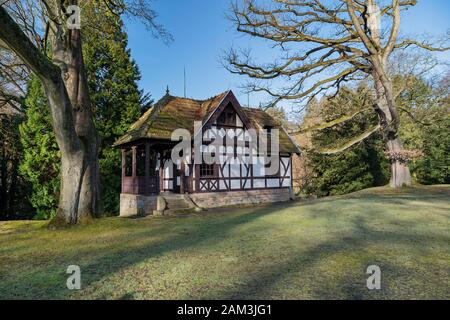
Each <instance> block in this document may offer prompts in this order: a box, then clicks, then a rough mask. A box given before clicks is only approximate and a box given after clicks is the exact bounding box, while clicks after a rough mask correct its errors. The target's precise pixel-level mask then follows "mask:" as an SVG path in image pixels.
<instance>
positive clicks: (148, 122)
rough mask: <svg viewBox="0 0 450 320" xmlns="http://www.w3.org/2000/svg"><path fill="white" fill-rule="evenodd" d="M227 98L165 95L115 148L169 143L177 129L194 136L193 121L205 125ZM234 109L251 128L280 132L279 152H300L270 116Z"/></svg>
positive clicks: (224, 95) (119, 140)
mask: <svg viewBox="0 0 450 320" xmlns="http://www.w3.org/2000/svg"><path fill="white" fill-rule="evenodd" d="M230 95H233V93H232V92H231V91H226V92H223V93H221V94H218V95H217V96H214V97H211V98H209V99H206V100H194V99H188V98H180V97H174V96H171V95H169V94H166V95H165V96H164V97H163V98H162V99H161V100H159V101H158V102H157V103H156V104H155V105H153V106H152V107H151V108H150V109H149V110H147V111H146V112H145V114H144V115H143V116H142V117H141V118H140V119H139V120H138V121H136V122H135V123H134V124H133V125H132V126H131V128H130V130H129V131H128V132H127V133H126V134H125V135H123V136H122V137H120V138H119V139H118V140H117V141H116V142H115V144H114V146H115V147H117V146H120V145H123V144H127V143H130V142H133V141H136V140H139V139H161V140H170V138H171V135H172V132H173V131H174V130H175V129H179V128H180V129H186V130H188V131H189V132H190V133H191V134H194V122H195V121H202V123H203V124H205V123H206V122H207V121H208V120H209V118H210V117H211V115H212V114H213V113H214V112H215V111H216V110H217V109H218V108H219V107H220V106H221V104H222V102H223V101H224V100H225V99H226V98H227V97H229V96H230ZM233 97H234V96H233ZM237 108H241V111H242V113H243V115H244V116H246V117H247V119H246V120H247V121H248V122H250V124H251V126H252V127H254V128H258V129H263V128H265V127H268V126H269V127H273V128H278V129H280V152H283V153H299V152H300V151H299V148H298V146H297V145H296V144H295V143H294V142H293V140H292V139H291V138H290V137H289V136H288V134H287V133H286V131H285V130H284V129H283V128H282V126H281V124H280V123H279V122H277V121H276V120H275V119H274V118H272V117H271V116H270V115H269V114H267V113H266V112H264V111H263V110H260V109H253V108H242V107H241V106H237Z"/></svg>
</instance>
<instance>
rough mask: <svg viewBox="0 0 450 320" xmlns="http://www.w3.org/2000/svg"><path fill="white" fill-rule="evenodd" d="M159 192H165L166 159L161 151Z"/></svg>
mask: <svg viewBox="0 0 450 320" xmlns="http://www.w3.org/2000/svg"><path fill="white" fill-rule="evenodd" d="M159 159H160V160H159V192H162V191H163V190H164V159H163V151H162V150H160V151H159Z"/></svg>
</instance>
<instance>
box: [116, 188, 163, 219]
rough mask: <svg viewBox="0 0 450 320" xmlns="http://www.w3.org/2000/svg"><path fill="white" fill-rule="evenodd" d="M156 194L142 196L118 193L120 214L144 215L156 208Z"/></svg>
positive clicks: (126, 215)
mask: <svg viewBox="0 0 450 320" xmlns="http://www.w3.org/2000/svg"><path fill="white" fill-rule="evenodd" d="M156 198H157V196H142V195H136V194H127V193H121V194H120V216H121V217H131V216H145V215H148V214H152V213H153V210H156Z"/></svg>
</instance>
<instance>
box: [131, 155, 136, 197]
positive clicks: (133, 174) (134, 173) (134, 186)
mask: <svg viewBox="0 0 450 320" xmlns="http://www.w3.org/2000/svg"><path fill="white" fill-rule="evenodd" d="M136 149H137V146H132V147H131V152H132V159H133V160H132V162H131V163H132V166H131V168H132V169H131V170H132V174H131V176H132V180H133V194H137V178H136V175H137V174H136V169H137V161H136Z"/></svg>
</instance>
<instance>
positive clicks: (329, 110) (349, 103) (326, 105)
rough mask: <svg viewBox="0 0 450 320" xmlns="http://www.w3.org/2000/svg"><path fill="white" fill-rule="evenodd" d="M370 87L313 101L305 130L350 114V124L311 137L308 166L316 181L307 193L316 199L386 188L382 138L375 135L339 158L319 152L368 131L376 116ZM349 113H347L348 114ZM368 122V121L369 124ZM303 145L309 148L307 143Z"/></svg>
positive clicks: (307, 188) (343, 123)
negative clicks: (370, 112) (372, 113)
mask: <svg viewBox="0 0 450 320" xmlns="http://www.w3.org/2000/svg"><path fill="white" fill-rule="evenodd" d="M367 90H368V89H367V87H365V86H364V85H362V86H360V87H359V88H358V89H357V90H350V89H348V88H342V89H341V91H340V93H339V94H338V95H337V96H336V97H334V98H333V99H330V100H329V99H327V98H324V99H322V100H321V101H314V103H313V104H311V105H310V106H309V108H308V110H307V115H306V117H305V119H304V124H303V126H304V127H310V128H311V127H317V126H320V125H321V124H322V123H324V122H326V123H332V122H333V120H335V118H336V117H337V116H339V115H342V114H344V111H345V110H351V114H353V115H352V117H351V119H350V120H348V121H345V122H342V123H339V124H336V125H333V126H331V127H328V128H321V129H320V130H317V131H313V134H312V135H311V137H310V140H311V141H310V142H309V147H308V146H306V148H308V149H310V150H309V152H308V153H307V154H308V161H307V162H308V164H309V166H311V169H312V171H313V176H314V178H313V179H311V180H310V183H309V184H308V185H307V186H306V190H304V191H305V192H306V193H307V194H315V195H317V196H329V195H340V194H346V193H350V192H354V191H358V190H361V189H364V188H369V187H374V186H380V185H384V184H386V183H387V182H388V176H389V167H388V165H389V164H388V162H387V160H386V157H385V155H384V146H383V140H382V137H381V136H380V135H379V134H374V135H372V136H371V137H370V138H368V139H365V140H363V141H361V142H360V143H358V144H356V145H354V146H352V147H351V148H349V149H347V150H345V151H342V152H340V153H337V154H332V155H326V154H321V153H320V152H318V151H319V150H320V149H321V147H330V146H333V145H339V144H340V143H341V142H340V141H343V140H344V141H346V140H349V139H351V138H352V137H355V136H357V135H358V134H360V133H361V132H364V131H365V130H367V128H368V127H369V126H370V125H371V122H375V121H376V119H374V116H372V117H370V116H369V115H368V114H367V113H365V112H366V111H365V110H369V107H370V103H371V101H370V99H367V97H368V92H367ZM347 112H348V111H347ZM368 119H369V120H368ZM304 144H306V143H305V142H304Z"/></svg>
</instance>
